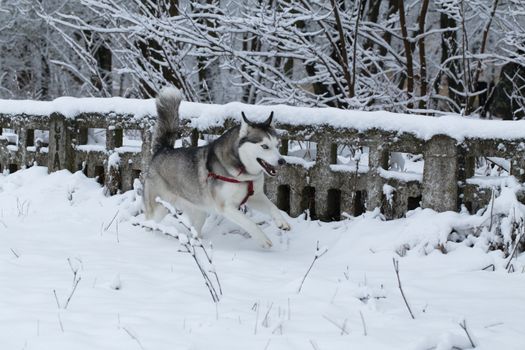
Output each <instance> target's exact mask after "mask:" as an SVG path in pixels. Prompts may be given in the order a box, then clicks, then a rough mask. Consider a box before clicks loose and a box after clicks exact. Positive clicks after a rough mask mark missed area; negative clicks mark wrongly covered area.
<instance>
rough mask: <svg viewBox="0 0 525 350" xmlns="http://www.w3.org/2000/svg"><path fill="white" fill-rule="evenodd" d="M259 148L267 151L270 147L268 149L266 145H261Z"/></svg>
mask: <svg viewBox="0 0 525 350" xmlns="http://www.w3.org/2000/svg"><path fill="white" fill-rule="evenodd" d="M261 147H262V148H263V149H268V148H270V147H268V145H261Z"/></svg>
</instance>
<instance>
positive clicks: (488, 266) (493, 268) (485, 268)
mask: <svg viewBox="0 0 525 350" xmlns="http://www.w3.org/2000/svg"><path fill="white" fill-rule="evenodd" d="M488 269H492V271H496V266H494V264H490V265H487V266H485V267H484V268H482V270H483V271H486V270H488Z"/></svg>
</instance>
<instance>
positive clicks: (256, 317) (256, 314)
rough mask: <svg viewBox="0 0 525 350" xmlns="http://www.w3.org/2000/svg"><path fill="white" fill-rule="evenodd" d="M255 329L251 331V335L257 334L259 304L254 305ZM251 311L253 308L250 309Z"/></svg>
mask: <svg viewBox="0 0 525 350" xmlns="http://www.w3.org/2000/svg"><path fill="white" fill-rule="evenodd" d="M254 306H255V328H254V329H253V334H257V323H259V309H260V308H259V304H258V303H255V304H254ZM252 309H253V308H252Z"/></svg>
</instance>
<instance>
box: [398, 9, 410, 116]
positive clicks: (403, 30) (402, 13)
mask: <svg viewBox="0 0 525 350" xmlns="http://www.w3.org/2000/svg"><path fill="white" fill-rule="evenodd" d="M399 23H400V25H401V36H402V37H403V45H404V47H405V57H406V60H407V62H406V77H407V95H408V100H409V102H408V103H407V107H408V108H409V109H410V108H412V107H413V105H412V102H411V100H412V96H413V93H414V66H413V61H412V48H411V45H410V41H409V38H408V30H407V23H406V17H405V4H404V1H403V0H399Z"/></svg>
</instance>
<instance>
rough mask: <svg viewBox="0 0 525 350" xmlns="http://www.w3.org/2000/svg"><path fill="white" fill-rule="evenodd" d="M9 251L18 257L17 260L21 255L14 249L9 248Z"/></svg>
mask: <svg viewBox="0 0 525 350" xmlns="http://www.w3.org/2000/svg"><path fill="white" fill-rule="evenodd" d="M9 249H11V252H12V253H13V254H14V255H15V256H16V258H17V259H18V258H19V257H20V255H18V254H17V253H16V252H15V251H14V250H13V248H9Z"/></svg>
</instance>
